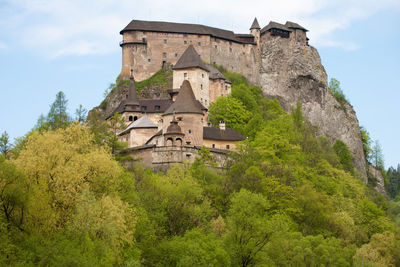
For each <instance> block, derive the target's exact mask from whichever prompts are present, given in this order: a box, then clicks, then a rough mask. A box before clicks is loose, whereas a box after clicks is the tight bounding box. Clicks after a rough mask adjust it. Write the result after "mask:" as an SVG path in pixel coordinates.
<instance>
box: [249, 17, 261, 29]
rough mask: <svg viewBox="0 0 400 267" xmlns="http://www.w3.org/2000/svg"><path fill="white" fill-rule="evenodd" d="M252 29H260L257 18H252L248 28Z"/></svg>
mask: <svg viewBox="0 0 400 267" xmlns="http://www.w3.org/2000/svg"><path fill="white" fill-rule="evenodd" d="M252 29H261V28H260V24H258V21H257V18H254V21H253V24H251V27H250V30H252Z"/></svg>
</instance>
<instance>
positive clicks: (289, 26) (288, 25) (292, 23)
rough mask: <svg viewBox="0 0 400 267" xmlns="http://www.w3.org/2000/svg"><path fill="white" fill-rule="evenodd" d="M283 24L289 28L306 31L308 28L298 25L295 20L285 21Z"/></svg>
mask: <svg viewBox="0 0 400 267" xmlns="http://www.w3.org/2000/svg"><path fill="white" fill-rule="evenodd" d="M285 26H286V27H288V28H289V29H299V30H302V31H305V32H308V30H307V29H306V28H304V27H302V26H300V25H299V24H297V23H295V22H291V21H286V23H285Z"/></svg>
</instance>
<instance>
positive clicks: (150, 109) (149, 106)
mask: <svg viewBox="0 0 400 267" xmlns="http://www.w3.org/2000/svg"><path fill="white" fill-rule="evenodd" d="M126 100H127V99H124V100H122V101H121V103H120V104H119V106H118V107H117V108H116V109H115V110H114V111H113V112H112V113H111V114H110V115H109V116H108V117H107V118H106V119H109V118H110V117H111V116H112V115H114V114H115V113H117V112H118V113H124V112H128V111H130V112H141V113H163V112H165V111H166V110H167V108H168V107H169V106H171V104H172V103H174V102H173V101H172V99H139V100H138V101H139V105H138V108H137V109H136V110H131V109H129V108H127V106H126Z"/></svg>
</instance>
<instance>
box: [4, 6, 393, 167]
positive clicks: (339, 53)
mask: <svg viewBox="0 0 400 267" xmlns="http://www.w3.org/2000/svg"><path fill="white" fill-rule="evenodd" d="M254 17H257V19H258V21H259V23H260V26H261V27H263V26H265V25H266V24H268V22H269V21H271V20H273V21H277V22H280V23H285V22H286V21H287V20H289V21H295V22H297V23H299V24H300V25H302V26H304V27H305V28H307V29H308V30H309V32H308V33H307V34H308V37H309V38H310V45H312V46H314V47H316V48H317V49H318V51H319V53H320V56H321V60H322V63H323V65H324V67H325V69H326V71H327V74H328V77H329V78H336V79H338V80H339V81H340V82H341V87H342V89H343V91H344V93H345V95H346V97H347V99H348V100H349V101H350V103H351V104H352V105H353V107H354V109H355V111H356V113H357V116H358V119H359V122H360V125H362V126H364V127H365V128H366V129H367V130H368V132H369V133H370V136H371V137H372V139H373V140H379V142H380V144H381V146H382V148H383V152H384V157H385V165H386V167H389V166H397V164H398V163H400V142H399V133H400V118H399V117H400V116H399V115H400V101H399V100H400V85H399V84H400V83H399V81H398V80H399V79H400V49H399V48H400V27H399V26H400V0H371V1H369V0H302V1H298V0H280V1H270V0H247V1H241V0H240V1H238V0H229V1H228V0H219V1H215V0H214V1H212V0H202V1H188V0H171V1H165V0H154V1H143V0H142V1H136V0H120V1H113V0H85V1H81V0H0V133H2V132H4V131H7V132H8V134H9V135H10V136H11V137H12V138H15V137H19V136H22V135H24V134H25V133H27V132H28V131H29V130H30V129H32V127H33V126H34V125H35V123H36V121H37V119H38V117H39V116H40V115H41V114H44V115H46V114H47V112H48V110H49V107H50V105H51V103H52V102H53V101H54V99H55V95H56V93H57V92H58V91H60V90H61V91H63V92H64V93H65V94H66V96H67V98H68V100H69V102H68V107H69V112H70V113H71V114H73V113H74V112H75V110H76V108H77V107H78V106H79V105H80V104H82V105H83V106H84V107H85V108H86V109H88V110H90V109H91V108H93V107H95V106H97V105H98V104H99V103H100V102H101V101H102V99H103V97H104V96H103V93H104V91H105V90H106V88H107V87H108V86H109V84H110V83H112V82H114V81H115V79H116V77H117V76H118V74H119V72H120V70H121V48H120V47H119V42H120V41H121V39H122V36H121V35H120V34H119V31H120V30H121V29H123V28H124V27H125V26H126V25H127V24H128V23H129V22H130V21H131V20H132V19H139V20H159V21H172V22H181V23H198V24H204V25H208V26H213V27H218V28H223V29H228V30H233V31H234V32H236V33H248V32H249V27H250V25H251V23H252V21H253V19H254Z"/></svg>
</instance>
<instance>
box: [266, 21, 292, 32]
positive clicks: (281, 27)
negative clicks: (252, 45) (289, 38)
mask: <svg viewBox="0 0 400 267" xmlns="http://www.w3.org/2000/svg"><path fill="white" fill-rule="evenodd" d="M271 29H279V30H283V31H288V32H291V30H290V29H289V28H288V27H286V26H285V25H283V24H280V23H278V22H275V21H270V22H269V23H268V25H267V26H265V27H264V28H262V30H261V33H265V32H266V31H269V30H271Z"/></svg>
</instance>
